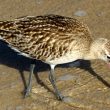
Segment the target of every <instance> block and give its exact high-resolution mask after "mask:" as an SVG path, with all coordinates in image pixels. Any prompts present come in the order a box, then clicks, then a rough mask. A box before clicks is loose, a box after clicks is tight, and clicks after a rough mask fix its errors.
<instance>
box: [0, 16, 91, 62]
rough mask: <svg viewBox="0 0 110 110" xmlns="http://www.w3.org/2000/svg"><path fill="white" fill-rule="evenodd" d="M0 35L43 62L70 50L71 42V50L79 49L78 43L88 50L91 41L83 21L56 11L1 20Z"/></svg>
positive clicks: (84, 49) (83, 49)
mask: <svg viewBox="0 0 110 110" xmlns="http://www.w3.org/2000/svg"><path fill="white" fill-rule="evenodd" d="M0 35H1V36H2V37H3V39H5V41H6V42H8V43H9V44H10V45H11V46H12V47H15V48H16V49H18V50H19V51H21V52H23V53H26V54H28V55H29V56H30V57H32V58H35V59H40V60H42V61H46V62H48V61H51V60H54V59H56V58H60V57H62V56H65V55H66V54H67V53H71V51H72V50H73V46H74V50H77V51H79V45H80V46H81V51H87V49H88V48H87V47H88V46H89V45H90V41H91V37H90V33H89V31H88V28H87V27H86V26H85V25H83V23H81V22H79V21H77V20H76V19H72V18H69V17H62V16H57V15H48V16H37V17H24V18H19V19H16V20H14V21H4V22H0ZM79 38H80V39H81V41H80V39H79ZM80 42H82V44H81V43H80ZM84 44H86V45H84Z"/></svg>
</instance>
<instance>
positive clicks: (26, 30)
mask: <svg viewBox="0 0 110 110" xmlns="http://www.w3.org/2000/svg"><path fill="white" fill-rule="evenodd" d="M0 39H1V40H3V41H5V42H7V43H8V45H9V46H10V47H11V48H12V49H14V50H15V51H19V52H20V53H21V54H22V55H25V56H27V57H30V58H32V59H37V60H41V61H43V62H45V63H47V64H49V65H50V68H51V70H50V73H49V79H50V82H51V84H52V86H53V88H54V90H55V94H56V96H57V98H58V99H59V100H62V99H63V96H62V95H61V94H60V92H59V90H58V89H57V86H56V82H55V75H54V68H55V66H56V65H58V64H64V63H68V62H73V61H76V60H78V59H85V60H92V59H101V60H104V61H106V62H107V63H109V62H110V40H108V39H106V38H97V39H94V38H93V37H92V35H91V33H90V31H89V29H88V27H87V26H86V25H85V24H83V23H82V22H80V21H78V20H77V19H73V18H70V17H64V16H59V15H44V16H36V17H35V16H27V17H22V18H18V19H15V20H13V21H0ZM34 67H35V64H31V70H30V75H29V82H28V87H27V89H26V93H25V96H28V95H29V93H30V91H31V81H32V74H33V70H34Z"/></svg>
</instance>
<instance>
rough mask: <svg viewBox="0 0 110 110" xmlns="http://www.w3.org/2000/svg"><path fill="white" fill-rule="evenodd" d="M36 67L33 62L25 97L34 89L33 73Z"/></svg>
mask: <svg viewBox="0 0 110 110" xmlns="http://www.w3.org/2000/svg"><path fill="white" fill-rule="evenodd" d="M34 68H35V64H31V65H30V73H29V79H28V85H27V88H26V90H25V96H24V97H27V96H29V94H30V92H31V89H32V75H33V72H34Z"/></svg>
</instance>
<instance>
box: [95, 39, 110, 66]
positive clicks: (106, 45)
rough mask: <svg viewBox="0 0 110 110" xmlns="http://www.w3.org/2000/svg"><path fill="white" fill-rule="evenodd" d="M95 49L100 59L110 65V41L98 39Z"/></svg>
mask: <svg viewBox="0 0 110 110" xmlns="http://www.w3.org/2000/svg"><path fill="white" fill-rule="evenodd" d="M93 49H94V50H95V54H96V56H97V57H98V59H101V60H104V61H105V62H107V63H108V64H109V65H110V40H108V39H105V38H98V39H97V40H96V41H95V42H94V45H93Z"/></svg>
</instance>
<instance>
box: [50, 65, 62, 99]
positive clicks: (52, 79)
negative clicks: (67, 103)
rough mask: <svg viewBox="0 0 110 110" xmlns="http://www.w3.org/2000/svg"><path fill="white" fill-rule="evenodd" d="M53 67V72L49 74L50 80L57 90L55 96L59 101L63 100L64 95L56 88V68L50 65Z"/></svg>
mask: <svg viewBox="0 0 110 110" xmlns="http://www.w3.org/2000/svg"><path fill="white" fill-rule="evenodd" d="M50 67H51V70H50V74H49V80H50V82H51V84H52V86H53V88H54V90H55V94H56V96H57V98H58V99H59V100H63V96H62V94H60V92H59V90H58V89H57V86H56V79H55V73H54V68H55V65H50Z"/></svg>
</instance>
